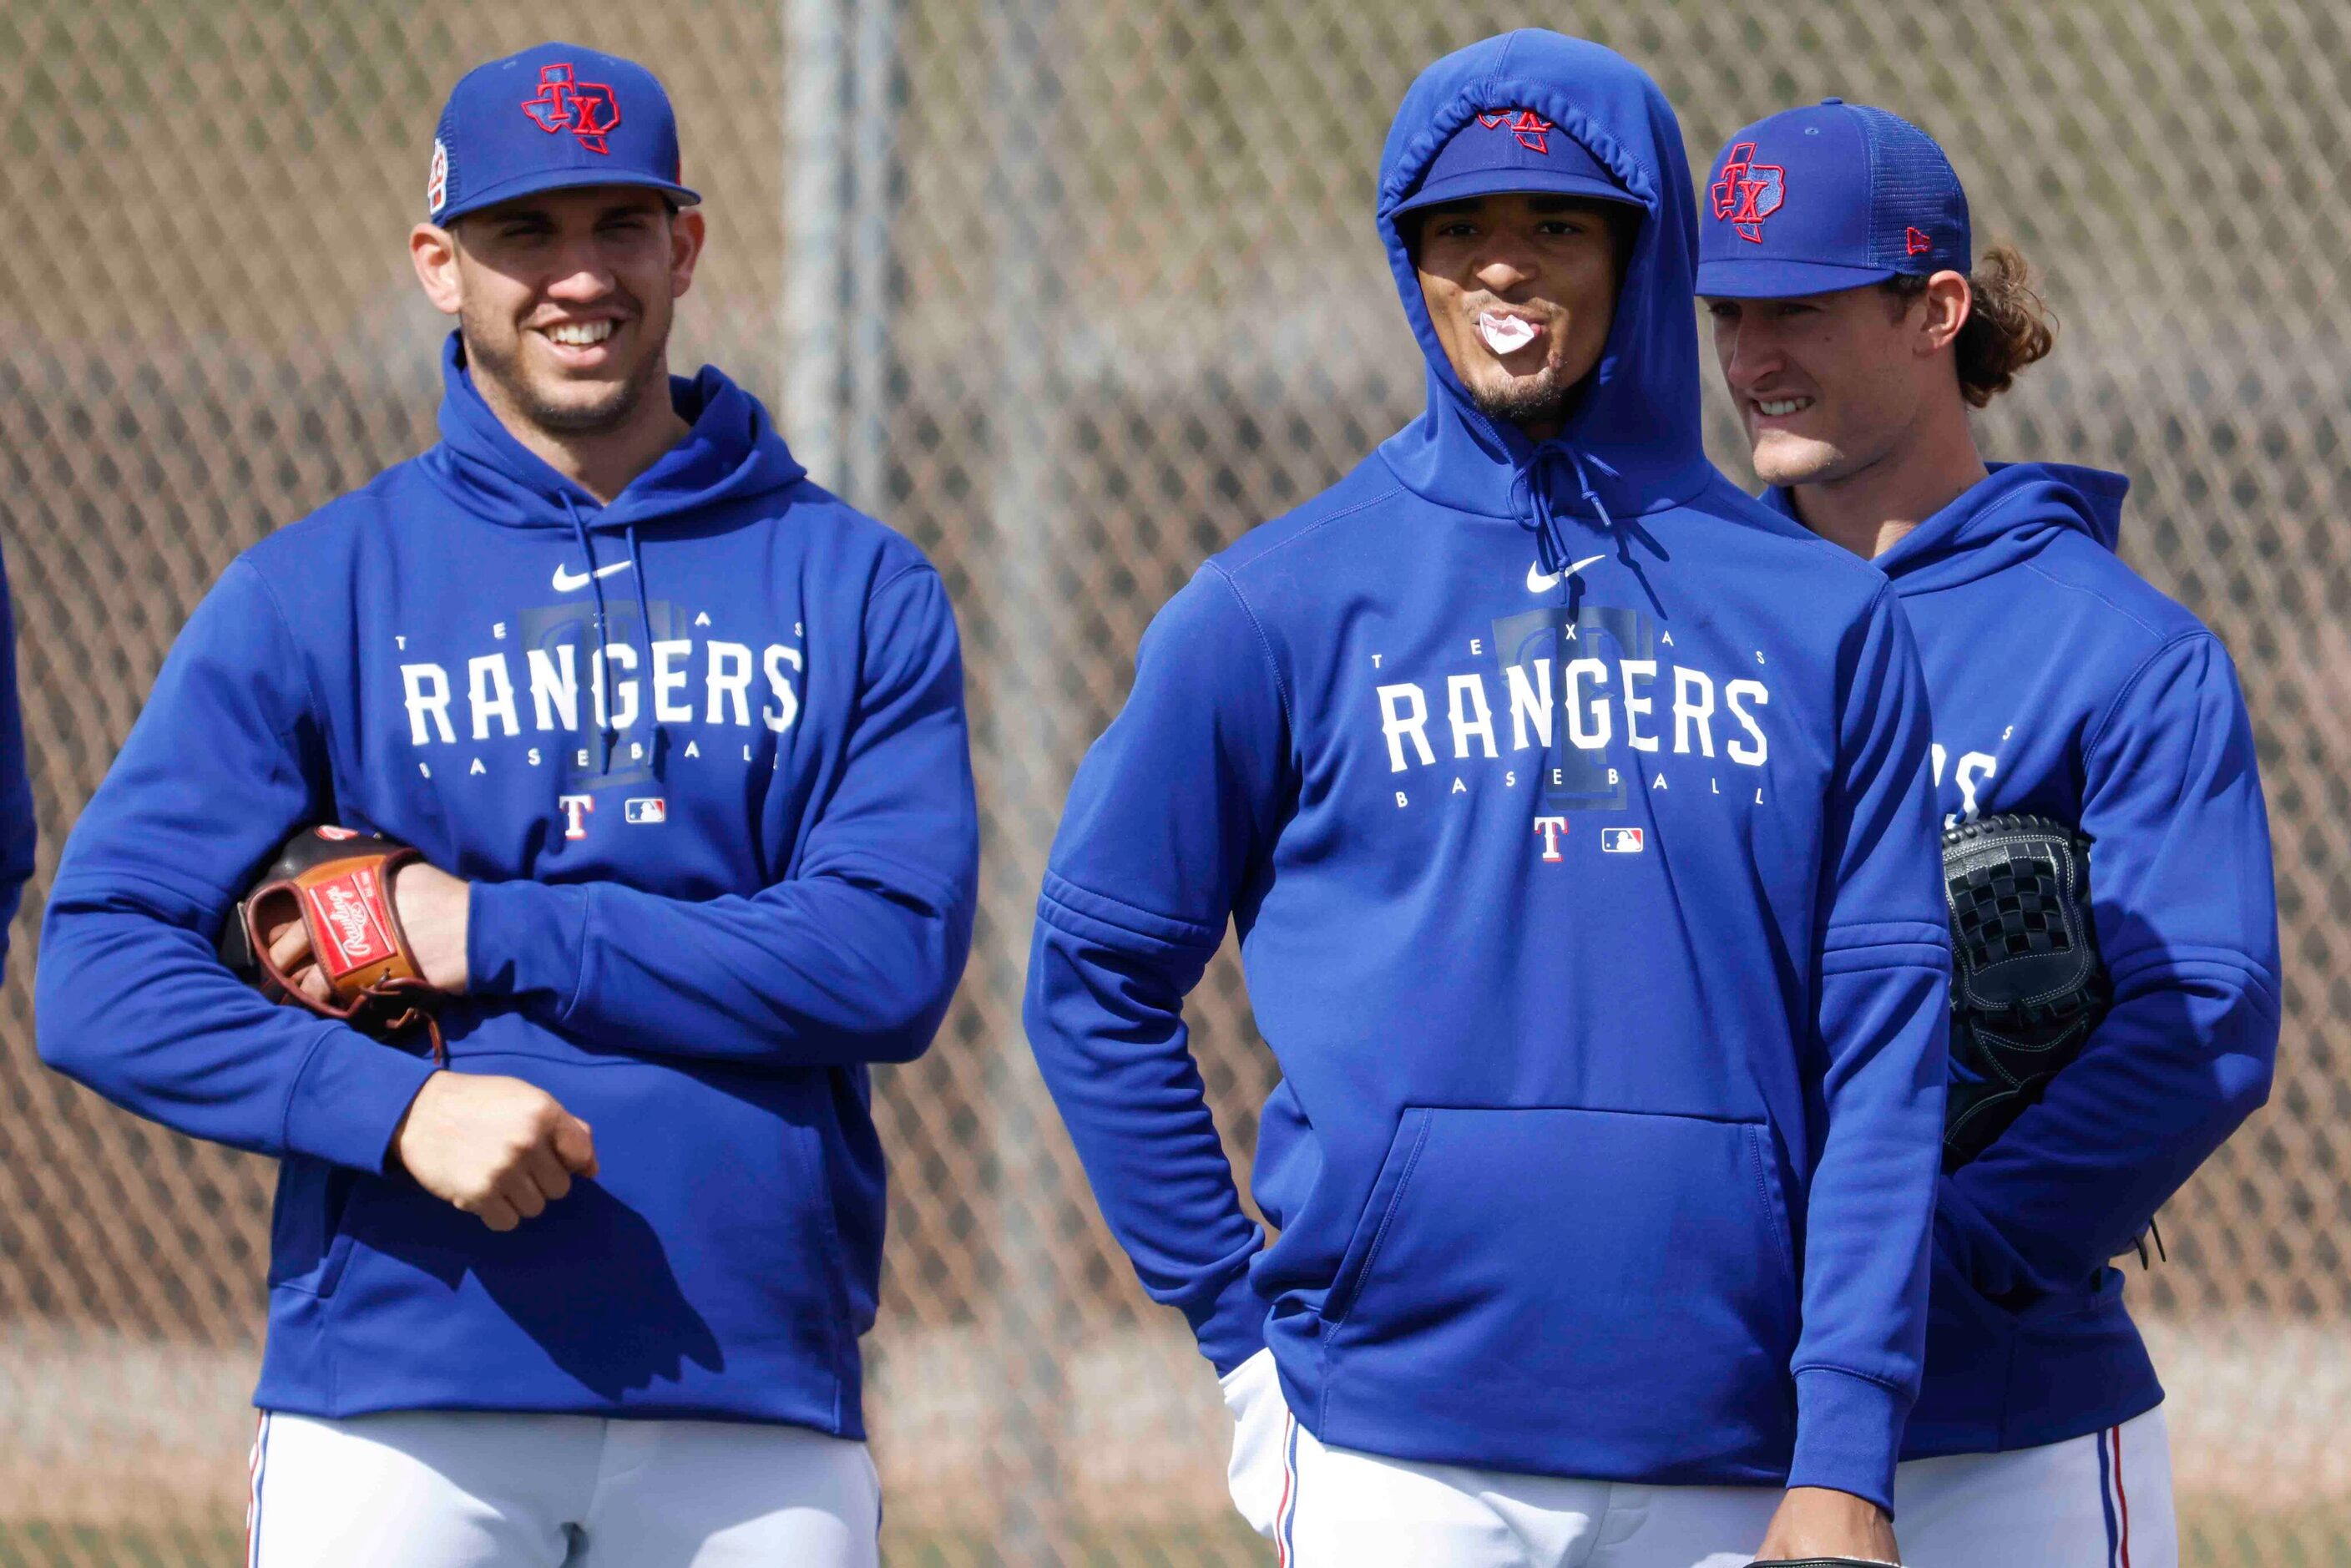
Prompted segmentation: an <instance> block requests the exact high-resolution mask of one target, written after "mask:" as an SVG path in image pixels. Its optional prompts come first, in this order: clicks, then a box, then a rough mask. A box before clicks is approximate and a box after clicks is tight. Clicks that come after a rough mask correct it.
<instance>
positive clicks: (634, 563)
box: [628, 523, 669, 779]
mask: <svg viewBox="0 0 2351 1568" xmlns="http://www.w3.org/2000/svg"><path fill="white" fill-rule="evenodd" d="M628 539H629V575H630V576H631V577H633V578H635V579H636V580H637V624H638V625H639V626H641V627H642V628H643V632H644V640H645V646H644V653H643V659H644V663H643V665H642V666H641V667H642V668H643V670H644V671H645V678H646V679H647V680H648V681H650V680H651V679H652V678H653V601H652V600H651V599H649V598H647V597H646V594H645V561H644V558H643V556H641V555H639V554H638V553H637V525H636V524H634V523H631V524H630V525H629V533H628ZM668 750H669V727H667V726H666V725H664V724H663V723H662V722H661V715H660V712H659V709H658V708H656V709H655V712H654V716H653V777H654V778H656V779H658V778H660V777H661V776H662V760H663V758H664V754H665V753H667V752H668Z"/></svg>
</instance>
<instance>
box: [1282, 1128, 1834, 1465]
mask: <svg viewBox="0 0 2351 1568" xmlns="http://www.w3.org/2000/svg"><path fill="white" fill-rule="evenodd" d="M1797 1316H1798V1313H1797V1293H1796V1285H1795V1268H1794V1262H1793V1249H1792V1245H1791V1241H1790V1237H1789V1231H1788V1225H1787V1206H1786V1202H1785V1198H1784V1197H1783V1195H1782V1190H1781V1186H1780V1182H1779V1179H1778V1177H1777V1176H1776V1174H1775V1162H1773V1161H1772V1159H1771V1157H1770V1146H1769V1134H1768V1132H1767V1130H1766V1129H1765V1128H1764V1127H1763V1126H1762V1125H1761V1124H1754V1123H1742V1122H1720V1121H1710V1120H1705V1119H1701V1118H1698V1117H1692V1116H1677V1115H1662V1114H1635V1113H1625V1112H1614V1111H1586V1110H1573V1109H1565V1108H1560V1109H1522V1110H1465V1109H1458V1108H1448V1107H1416V1108H1413V1109H1410V1110H1407V1111H1406V1112H1405V1114H1404V1117H1403V1119H1402V1122H1401V1123H1400V1124H1399V1125H1398V1127H1397V1130H1396V1135H1395V1140H1394V1142H1393V1143H1392V1145H1391V1146H1390V1149H1389V1153H1388V1157H1387V1159H1386V1160H1385V1161H1384V1163H1383V1165H1382V1167H1381V1171H1380V1174H1379V1177H1378V1179H1377V1181H1376V1182H1375V1183H1374V1191H1373V1196H1372V1200H1371V1202H1370V1203H1369V1204H1368V1205H1367V1206H1366V1207H1365V1210H1364V1216H1363V1218H1362V1219H1361V1221H1360V1222H1359V1223H1358V1225H1357V1227H1356V1232H1355V1234H1354V1236H1353V1238H1352V1239H1350V1242H1349V1245H1348V1248H1347V1250H1346V1253H1345V1255H1344V1259H1343V1262H1342V1266H1341V1270H1340V1274H1339V1277H1338V1279H1337V1280H1336V1281H1334V1284H1333V1288H1332V1291H1331V1294H1330V1295H1329V1297H1328V1298H1327V1304H1326V1307H1325V1318H1326V1322H1327V1327H1326V1332H1325V1346H1326V1350H1327V1353H1328V1354H1329V1357H1330V1363H1331V1367H1332V1385H1333V1386H1334V1387H1337V1388H1340V1389H1342V1392H1340V1393H1334V1394H1333V1395H1332V1400H1333V1404H1334V1406H1344V1405H1345V1404H1346V1403H1348V1402H1349V1400H1350V1398H1353V1399H1359V1400H1362V1401H1364V1402H1366V1403H1367V1404H1372V1405H1378V1406H1384V1407H1385V1416H1384V1418H1383V1420H1382V1421H1381V1422H1378V1423H1374V1424H1385V1423H1386V1422H1393V1421H1395V1420H1397V1419H1399V1418H1404V1417H1405V1416H1411V1417H1413V1418H1422V1417H1426V1418H1429V1419H1433V1420H1435V1421H1437V1423H1438V1424H1439V1425H1443V1424H1446V1423H1447V1422H1448V1421H1450V1420H1456V1419H1458V1420H1463V1421H1466V1422H1468V1424H1470V1425H1473V1426H1475V1427H1482V1428H1484V1429H1486V1430H1488V1431H1492V1430H1495V1429H1498V1428H1502V1427H1510V1426H1513V1425H1517V1424H1520V1423H1525V1424H1528V1425H1530V1426H1531V1427H1548V1428H1553V1429H1556V1428H1558V1427H1560V1426H1561V1425H1562V1424H1566V1425H1568V1426H1571V1427H1575V1428H1578V1429H1580V1430H1581V1432H1582V1434H1583V1438H1584V1439H1586V1440H1587V1444H1588V1446H1589V1447H1591V1448H1593V1449H1594V1450H1595V1451H1598V1452H1609V1451H1614V1452H1619V1453H1625V1454H1633V1453H1642V1452H1648V1451H1653V1450H1656V1449H1657V1448H1659V1446H1660V1444H1662V1445H1664V1447H1666V1448H1670V1449H1672V1450H1673V1451H1674V1452H1675V1453H1676V1454H1677V1455H1678V1456H1680V1457H1681V1458H1685V1459H1690V1460H1700V1459H1702V1458H1704V1457H1705V1456H1707V1455H1708V1454H1716V1455H1732V1454H1748V1453H1752V1452H1754V1451H1755V1450H1756V1448H1757V1447H1758V1445H1763V1446H1767V1447H1768V1446H1771V1445H1772V1444H1774V1443H1780V1444H1784V1442H1785V1441H1786V1439H1787V1435H1788V1432H1789V1431H1790V1429H1791V1428H1792V1420H1793V1413H1794V1388H1793V1385H1792V1380H1791V1377H1790V1374H1789V1369H1788V1363H1789V1358H1790V1356H1791V1354H1792V1353H1793V1350H1794V1346H1795V1336H1796V1329H1797ZM1344 1427H1353V1423H1352V1422H1347V1423H1345V1424H1344ZM1344 1427H1343V1429H1344ZM1338 1440H1340V1441H1345V1440H1346V1439H1345V1438H1344V1437H1342V1438H1340V1439H1338ZM1612 1445H1613V1446H1614V1447H1613V1449H1612Z"/></svg>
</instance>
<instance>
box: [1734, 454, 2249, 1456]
mask: <svg viewBox="0 0 2351 1568" xmlns="http://www.w3.org/2000/svg"><path fill="white" fill-rule="evenodd" d="M2128 486H2129V481H2127V480H2126V479H2125V478H2123V477H2122V476H2120V475H2118V474H2102V473H2099V472H2096V471H2095V470H2093V469H2087V468H2069V467H2061V466H2058V465H2053V464H2040V463H2020V464H2015V465H1998V466H1996V467H1995V468H1994V470H1993V472H1992V475H1991V477H1990V478H1988V479H1985V480H1983V481H1982V482H1981V483H1980V484H1978V485H1976V486H1974V487H1973V488H1971V489H1970V490H1969V491H1968V492H1967V493H1966V494H1964V495H1962V496H1961V497H1959V499H1958V500H1956V501H1953V502H1952V503H1951V504H1950V505H1949V506H1948V507H1944V508H1943V509H1942V510H1941V511H1939V512H1938V513H1936V514H1935V515H1934V516H1933V517H1929V518H1928V519H1927V520H1926V521H1925V522H1924V523H1922V524H1920V525H1919V526H1918V528H1917V529H1915V530H1914V531H1912V532H1911V533H1910V534H1908V535H1907V536H1906V537H1905V538H1903V539H1902V540H1901V541H1900V542H1899V543H1897V544H1896V545H1895V547H1894V548H1893V549H1889V550H1887V551H1886V553H1885V554H1883V555H1881V556H1879V557H1878V558H1877V561H1876V564H1877V565H1878V566H1879V567H1880V568H1882V569H1883V570H1885V571H1886V575H1887V576H1889V577H1891V578H1892V579H1893V580H1894V586H1895V590H1896V591H1897V592H1898V593H1900V595H1901V596H1902V607H1903V609H1904V611H1905V612H1907V615H1908V617H1909V621H1910V625H1911V629H1912V631H1913V632H1915V633H1916V634H1917V639H1918V652H1919V655H1920V658H1921V660H1922V662H1923V663H1924V664H1925V666H1926V670H1927V685H1928V692H1929V693H1930V695H1931V701H1932V704H1933V709H1934V719H1933V727H1934V734H1935V747H1934V768H1935V779H1936V792H1937V795H1938V800H1939V804H1940V807H1941V810H1942V811H1943V813H1944V817H1945V820H1946V821H1959V820H1962V819H1964V818H1969V817H1974V816H1978V815H1989V814H1991V813H1994V812H2001V811H2032V812H2037V813H2039V814H2041V815H2043V816H2046V817H2053V818H2055V819H2056V820H2058V821H2062V822H2070V823H2078V824H2079V825H2080V826H2081V827H2082V828H2083V829H2084V830H2085V831H2087V832H2088V833H2089V834H2090V836H2091V838H2092V839H2093V840H2095V843H2094V844H2093V845H2092V847H2091V850H2090V893H2091V900H2092V904H2093V914H2094V916H2095V922H2096V925H2097V932H2098V941H2099V945H2100V948H2101V951H2102V952H2103V953H2104V955H2105V960H2106V964H2107V967H2108V968H2109V970H2110V971H2111V973H2112V975H2113V977H2114V982H2115V1002H2114V1010H2113V1011H2112V1012H2110V1013H2109V1014H2108V1015H2107V1016H2106V1019H2105V1022H2104V1023H2102V1024H2100V1025H2099V1027H2098V1029H2097V1030H2096V1032H2095V1033H2094V1034H2093V1035H2092V1036H2091V1037H2090V1040H2089V1041H2088V1043H2087V1044H2086V1045H2085V1047H2084V1049H2083V1051H2082V1054H2081V1055H2080V1056H2079V1057H2078V1058H2076V1059H2075V1060H2074V1062H2073V1063H2072V1064H2071V1065H2070V1066H2068V1067H2066V1068H2065V1070H2064V1071H2062V1072H2060V1073H2059V1074H2058V1075H2057V1076H2056V1078H2055V1079H2054V1080H2053V1081H2052V1082H2051V1084H2050V1086H2049V1090H2048V1092H2047V1094H2046V1095H2045V1096H2044V1097H2043V1100H2042V1101H2041V1103H2039V1104H2037V1105H2035V1106H2033V1107H2032V1109H2030V1110H2028V1111H2026V1112H2025V1113H2023V1115H2022V1116H2020V1117H2019V1118H2018V1119H2017V1120H2016V1122H2015V1123H2014V1124H2012V1125H2011V1126H2010V1127H2009V1128H2008V1129H2007V1130H2006V1131H2005V1132H2003V1133H2001V1135H2000V1137H1999V1138H1998V1139H1997V1140H1996V1141H1994V1143H1993V1144H1992V1145H1991V1148H1990V1149H1989V1150H1988V1151H1987V1152H1986V1153H1984V1154H1983V1155H1981V1156H1980V1157H1979V1158H1977V1159H1976V1160H1974V1161H1973V1162H1972V1163H1970V1164H1969V1165H1967V1166H1962V1167H1961V1168H1960V1169H1959V1171H1958V1172H1956V1173H1955V1174H1953V1175H1951V1176H1946V1177H1944V1178H1943V1183H1942V1198H1941V1202H1940V1204H1939V1206H1938V1209H1937V1212H1936V1225H1935V1229H1936V1248H1935V1275H1934V1290H1933V1302H1932V1310H1931V1314H1930V1318H1929V1322H1928V1333H1927V1381H1926V1384H1925V1386H1924V1388H1923V1389H1922V1390H1921V1392H1920V1394H1919V1398H1918V1405H1917V1409H1916V1410H1915V1411H1914V1412H1913V1414H1912V1416H1911V1419H1910V1432H1909V1437H1908V1438H1907V1441H1906V1443H1905V1445H1904V1449H1903V1451H1904V1453H1905V1455H1906V1456H1908V1457H1913V1458H1917V1457H1924V1456H1928V1455H1932V1454H1953V1453H1980V1452H1987V1451H1991V1450H1995V1449H2004V1448H2032V1447H2036V1446H2038V1445H2041V1444H2043V1443H2053V1442H2058V1441H2061V1440H2063V1439H2064V1438H2068V1437H2080V1436H2082V1435H2083V1434H2085V1433H2088V1432H2095V1431H2098V1430H2100V1429H2101V1428H2104V1427H2112V1426H2116V1425H2117V1424H2119V1423H2121V1422H2123V1421H2126V1420H2128V1419H2129V1418H2130V1417H2132V1416H2137V1415H2139V1414H2141V1413H2142V1412H2144V1411H2146V1410H2148V1409H2151V1408H2152V1407H2153V1406H2155V1405H2156V1404H2157V1403H2158V1401H2160V1400H2161V1399H2162V1397H2163V1391H2162V1389H2161V1388H2160V1387H2159V1386H2158V1385H2157V1383H2156V1378H2155V1371H2154V1368H2153V1367H2152V1366H2151V1365H2150V1364H2148V1362H2147V1351H2146V1349H2145V1347H2144V1346H2142V1345H2141V1343H2139V1337H2138V1332H2137V1330H2136V1329H2135V1328H2133V1327H2132V1326H2131V1321H2130V1317H2129V1314H2128V1313H2127V1312H2126V1311H2125V1310H2124V1307H2123V1274H2122V1271H2121V1270H2116V1269H2115V1268H2113V1267H2111V1266H2110V1265H2109V1264H2108V1262H2107V1260H2108V1259H2109V1258H2111V1257H2113V1256H2114V1255H2115V1254H2116V1253H2118V1252H2121V1251H2124V1250H2125V1249H2127V1248H2128V1247H2129V1246H2130V1242H2131V1239H2132V1238H2133V1237H2135V1236H2137V1235H2138V1234H2139V1233H2140V1232H2141V1231H2142V1230H2144V1229H2145V1228H2146V1226H2147V1220H2148V1218H2149V1217H2150V1216H2151V1215H2153V1214H2154V1213H2155V1211H2156V1206H2157V1205H2158V1204H2160V1203H2162V1202H2163V1201H2164V1200H2165V1199H2166V1198H2168V1197H2170V1196H2171V1194H2172V1193H2173V1192H2175V1191H2176V1190H2178V1188H2179V1185H2180V1184H2181V1183H2182V1182H2184V1181H2185V1180H2187V1178H2188V1176H2189V1173H2191V1172H2193V1171H2194V1170H2195V1169H2196V1167H2197V1166H2199V1165H2201V1164H2202V1163H2203V1161H2204V1159H2205V1157H2206V1156H2207V1155H2210V1154H2211V1153H2212V1151H2213V1150H2214V1149H2216V1148H2218V1147H2220V1144H2221V1142H2222V1140H2224V1139H2225V1138H2227V1137H2228V1135H2229V1134H2230V1133H2231V1131H2233V1130H2234V1129H2235V1127H2236V1126H2237V1124H2239V1123H2240V1122H2241V1121H2243V1120H2244V1118H2245V1117H2246V1116H2247V1115H2248V1114H2249V1113H2251V1112H2252V1110H2253V1108H2254V1107H2255V1106H2257V1105H2259V1104H2260V1103H2262V1100H2263V1099H2264V1098H2265V1097H2266V1096H2267V1094H2268V1092H2269V1083H2270V1070H2271V1064H2272V1061H2273V1058H2274V1056H2275V1054H2276V1050H2277V1035H2278V1009H2279V987H2278V938H2277V904H2276V896H2275V892H2274V889H2273V884H2272V880H2271V870H2270V836H2269V820H2268V816H2267V814H2266V812H2265V811H2264V810H2263V808H2262V785H2261V777H2260V774H2259V773H2258V771H2257V770H2256V766H2255V761H2254V755H2253V733H2252V724H2251V722H2250V721H2249V720H2248V718H2247V716H2246V713H2245V705H2244V699H2243V697H2242V696H2241V695H2239V693H2238V689H2237V676H2236V671H2235V669H2234V667H2233V666H2232V665H2231V663H2230V660H2229V654H2228V651H2227V650H2226V649H2225V648H2223V647H2221V645H2220V640H2219V639H2218V638H2216V637H2214V636H2213V635H2212V633H2211V632H2208V631H2206V630H2205V629H2204V627H2203V626H2202V625H2201V624H2200V623H2199V622H2198V621H2197V620H2196V618H2195V617H2194V616H2192V615H2190V614H2189V612H2187V611H2185V610H2183V609H2181V608H2180V607H2179V605H2177V604H2174V603H2173V602H2172V601H2170V600H2168V599H2167V598H2165V597H2164V596H2163V595H2162V594H2160V593H2158V592H2157V591H2155V590H2154V589H2153V588H2151V587H2149V586H2148V585H2147V582H2146V581H2145V580H2143V579H2141V578H2140V577H2139V575H2138V574H2137V572H2135V571H2133V570H2131V569H2130V568H2129V567H2127V566H2126V565H2124V564H2123V562H2122V561H2121V560H2120V559H2118V558H2117V557H2116V555H2115V553H2114V544H2115V538H2116V534H2117V533H2118V532H2119V531H2120V528H2121V522H2122V502H2123V493H2124V491H2125V490H2126V489H2127V488H2128ZM1766 498H1767V499H1768V500H1770V501H1771V502H1772V503H1773V504H1775V505H1777V506H1779V507H1782V508H1783V509H1784V508H1785V507H1787V497H1786V496H1785V494H1784V493H1782V492H1772V493H1771V494H1770V495H1769V496H1768V497H1766Z"/></svg>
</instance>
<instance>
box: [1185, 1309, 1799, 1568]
mask: <svg viewBox="0 0 2351 1568" xmlns="http://www.w3.org/2000/svg"><path fill="white" fill-rule="evenodd" d="M1224 1386H1225V1403H1226V1405H1227V1406H1228V1407H1229V1408H1230V1409H1231V1410H1232V1412H1233V1418H1234V1434H1233V1460H1232V1469H1231V1474H1230V1478H1229V1479H1230V1480H1231V1483H1232V1493H1233V1501H1234V1504H1235V1505H1236V1506H1237V1507H1238V1508H1239V1510H1240V1511H1241V1517H1242V1518H1244V1519H1246V1520H1248V1521H1249V1524H1250V1525H1251V1526H1252V1527H1253V1528H1255V1530H1256V1531H1257V1532H1258V1533H1259V1534H1260V1535H1263V1536H1265V1537H1267V1538H1268V1539H1269V1540H1270V1541H1272V1542H1273V1543H1274V1550H1275V1553H1276V1561H1277V1562H1278V1563H1280V1568H1745V1564H1746V1563H1749V1562H1750V1560H1752V1558H1753V1557H1754V1555H1755V1548H1756V1547H1757V1546H1758V1545H1759V1544H1761V1542H1762V1540H1763V1531H1765V1530H1766V1529H1767V1528H1769V1527H1770V1525H1771V1514H1772V1511H1773V1510H1775V1509H1777V1508H1778V1507H1779V1506H1780V1498H1781V1495H1782V1494H1781V1490H1780V1489H1779V1488H1777V1487H1698V1486H1634V1485H1630V1484H1626V1483H1624V1482H1618V1481H1586V1480H1566V1479H1558V1478H1555V1477H1549V1476H1526V1475H1514V1474H1510V1473H1509V1472H1506V1471H1501V1470H1481V1469H1468V1468H1467V1467H1464V1466H1459V1465H1428V1464H1419V1463H1416V1462H1413V1461H1410V1460H1404V1459H1391V1458H1383V1457H1382V1456H1380V1455H1377V1454H1365V1453H1359V1452H1356V1451H1355V1450H1353V1449H1349V1448H1326V1447H1324V1446H1323V1445H1322V1443H1321V1442H1319V1441H1317V1440H1316V1438H1315V1437H1314V1434H1313V1433H1311V1432H1309V1431H1308V1430H1306V1428H1305V1427H1301V1426H1300V1425H1299V1424H1298V1419H1297V1417H1296V1416H1292V1415H1291V1414H1290V1409H1289V1407H1288V1406H1287V1405H1286V1404H1285V1403H1284V1401H1283V1399H1282V1396H1281V1385H1280V1382H1279V1381H1278V1380H1277V1379H1276V1377H1275V1375H1274V1369H1273V1353H1272V1352H1270V1351H1261V1352H1259V1354H1257V1355H1255V1356H1253V1357H1251V1358H1250V1359H1249V1361H1248V1362H1246V1363H1244V1364H1242V1365H1240V1366H1239V1367H1237V1368H1235V1369H1234V1371H1233V1372H1232V1373H1231V1375H1228V1377H1226V1379H1225V1380H1224Z"/></svg>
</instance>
